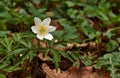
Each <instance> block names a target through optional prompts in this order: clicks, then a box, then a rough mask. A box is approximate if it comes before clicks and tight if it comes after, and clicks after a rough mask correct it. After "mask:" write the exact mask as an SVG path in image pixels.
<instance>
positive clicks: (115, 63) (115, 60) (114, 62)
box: [95, 52, 120, 78]
mask: <svg viewBox="0 0 120 78" xmlns="http://www.w3.org/2000/svg"><path fill="white" fill-rule="evenodd" d="M119 58H120V52H112V53H108V54H105V55H104V56H103V57H99V58H98V61H97V63H96V64H95V68H98V69H100V68H101V67H104V68H106V69H107V70H108V71H109V72H110V75H111V77H112V78H119V77H120V74H119V73H118V71H119V69H118V68H119V67H120V66H119V65H120V60H119Z"/></svg>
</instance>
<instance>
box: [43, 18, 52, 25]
mask: <svg viewBox="0 0 120 78" xmlns="http://www.w3.org/2000/svg"><path fill="white" fill-rule="evenodd" d="M50 22H51V19H50V18H46V19H44V20H43V21H42V25H43V26H49V24H50Z"/></svg>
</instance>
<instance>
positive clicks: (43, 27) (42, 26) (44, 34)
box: [31, 17, 56, 40]
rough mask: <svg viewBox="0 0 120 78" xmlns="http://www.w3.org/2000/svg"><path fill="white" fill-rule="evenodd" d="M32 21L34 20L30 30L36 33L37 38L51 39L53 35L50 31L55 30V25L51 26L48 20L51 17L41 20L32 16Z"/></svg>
mask: <svg viewBox="0 0 120 78" xmlns="http://www.w3.org/2000/svg"><path fill="white" fill-rule="evenodd" d="M34 22H35V26H32V27H31V29H32V32H33V33H35V34H37V38H38V39H40V40H43V39H44V38H45V39H48V40H52V39H53V36H52V34H50V32H53V31H55V30H56V27H55V26H51V25H50V22H51V19H50V18H46V19H44V20H43V21H41V19H39V18H38V17H35V18H34Z"/></svg>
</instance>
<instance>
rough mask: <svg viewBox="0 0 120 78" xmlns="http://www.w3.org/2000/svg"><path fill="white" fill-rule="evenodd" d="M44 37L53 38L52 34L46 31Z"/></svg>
mask: <svg viewBox="0 0 120 78" xmlns="http://www.w3.org/2000/svg"><path fill="white" fill-rule="evenodd" d="M44 37H45V38H46V39H48V40H52V39H53V36H52V35H51V34H50V33H47V34H46V35H45V36H44Z"/></svg>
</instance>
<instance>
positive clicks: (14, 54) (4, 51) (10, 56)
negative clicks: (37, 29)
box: [0, 33, 36, 72]
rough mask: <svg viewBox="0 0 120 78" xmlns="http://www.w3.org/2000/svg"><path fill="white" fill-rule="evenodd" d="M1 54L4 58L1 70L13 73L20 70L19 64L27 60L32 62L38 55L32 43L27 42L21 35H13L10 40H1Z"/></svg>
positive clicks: (1, 60) (0, 61)
mask: <svg viewBox="0 0 120 78" xmlns="http://www.w3.org/2000/svg"><path fill="white" fill-rule="evenodd" d="M0 41H1V42H0V48H1V49H0V54H1V56H2V57H3V58H0V69H1V70H4V71H7V72H12V71H16V70H20V69H21V67H18V65H19V64H21V63H23V62H24V61H25V60H27V58H29V61H30V62H31V61H32V59H33V57H34V56H35V55H36V54H35V53H33V52H36V50H34V49H35V48H34V47H33V45H32V43H31V41H28V40H25V39H24V37H23V35H21V34H17V33H15V34H13V37H10V38H7V37H5V38H1V39H0Z"/></svg>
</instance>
